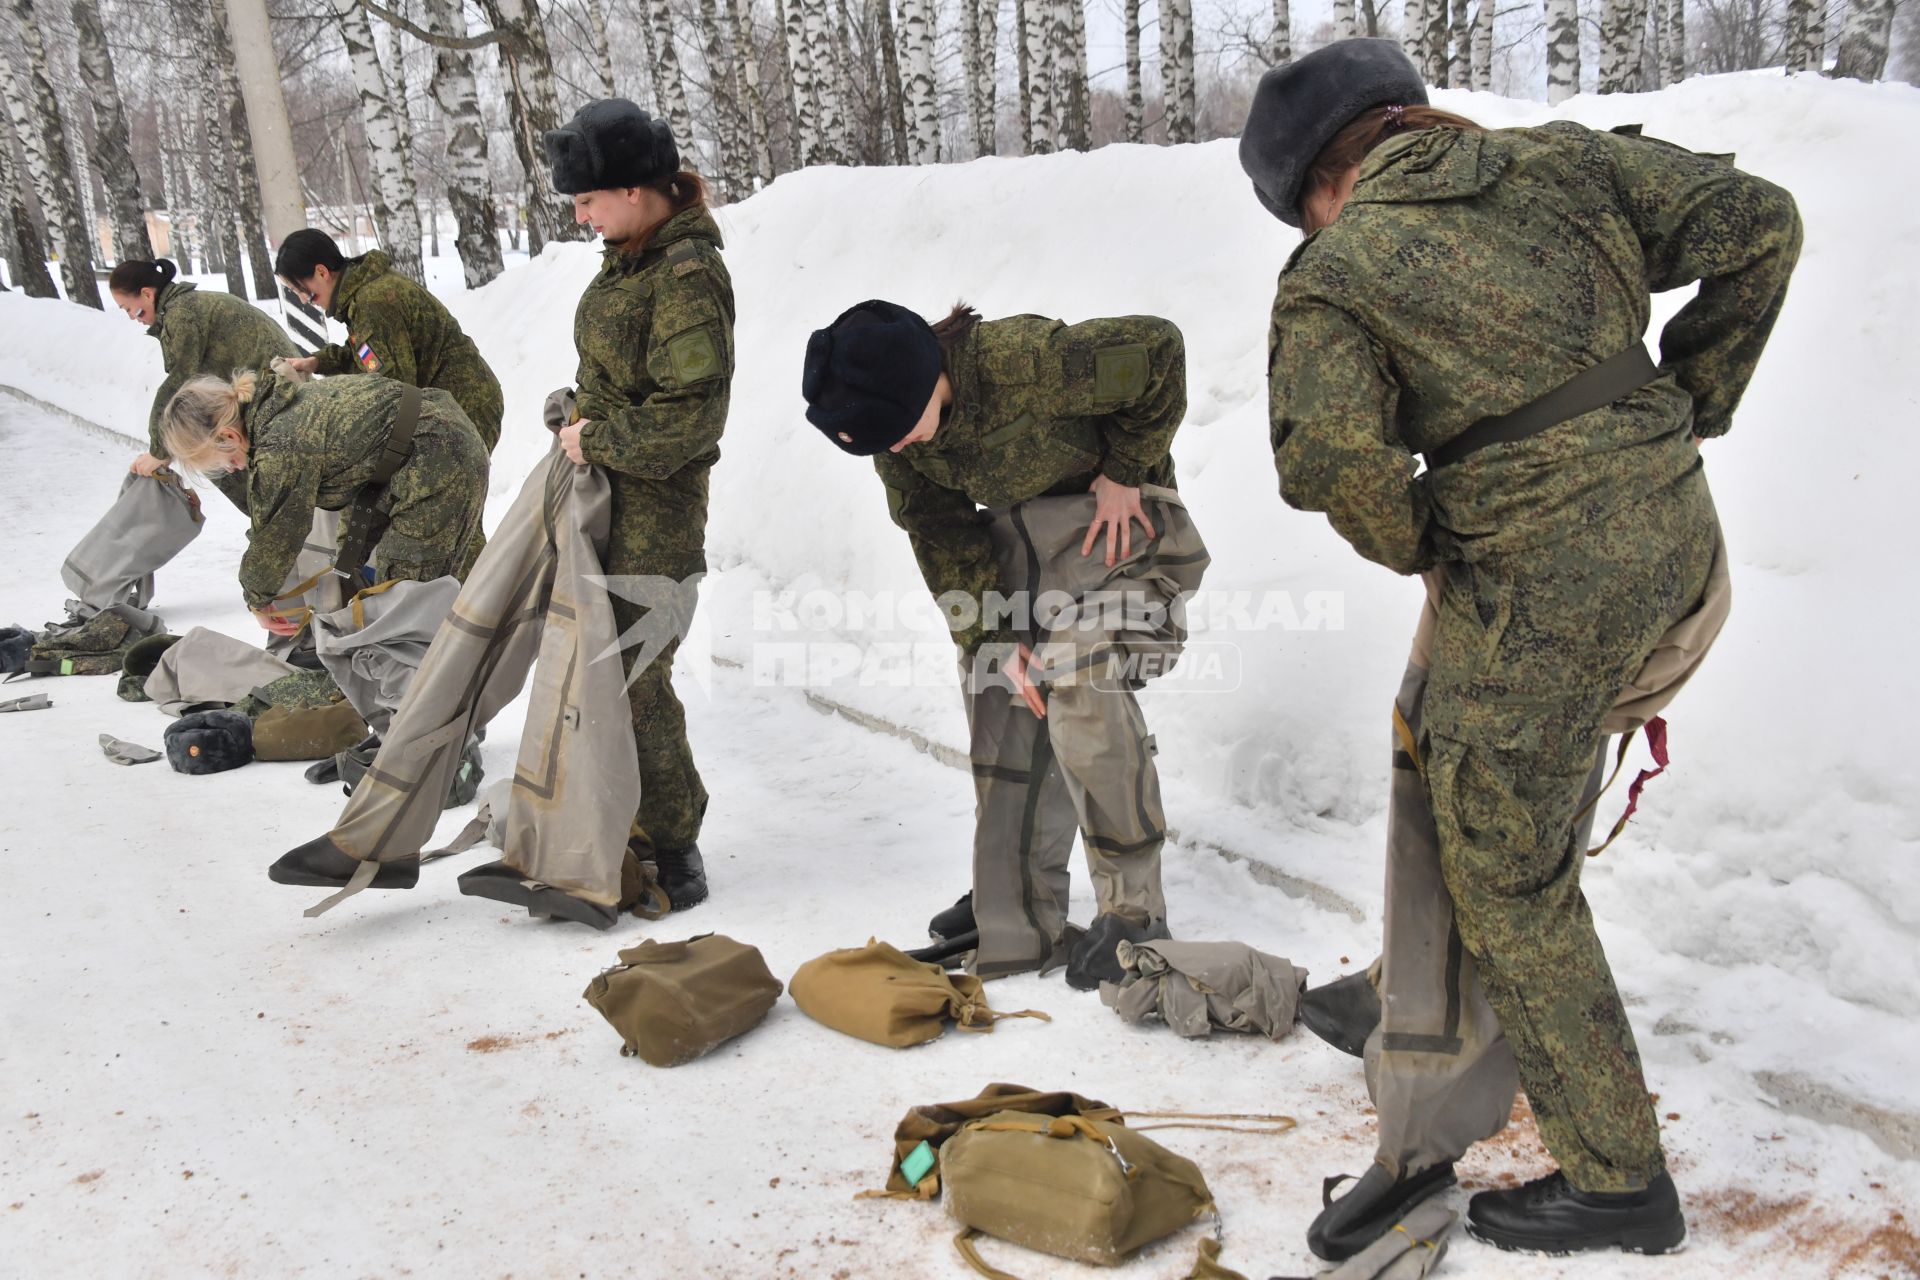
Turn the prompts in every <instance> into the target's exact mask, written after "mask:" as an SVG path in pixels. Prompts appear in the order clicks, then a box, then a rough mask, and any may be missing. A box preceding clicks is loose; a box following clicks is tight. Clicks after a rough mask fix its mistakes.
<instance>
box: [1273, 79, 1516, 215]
mask: <svg viewBox="0 0 1920 1280" xmlns="http://www.w3.org/2000/svg"><path fill="white" fill-rule="evenodd" d="M1419 129H1460V130H1472V131H1474V132H1476V133H1477V132H1479V131H1480V129H1481V126H1480V125H1478V124H1475V123H1474V122H1473V121H1471V120H1469V119H1467V118H1466V117H1465V116H1457V115H1455V114H1453V112H1451V111H1442V110H1440V109H1439V108H1438V107H1427V106H1419V105H1414V106H1404V107H1403V106H1399V105H1391V106H1379V107H1369V108H1367V109H1366V110H1365V111H1362V112H1361V113H1360V114H1359V115H1357V116H1355V117H1354V118H1353V119H1351V120H1349V121H1347V123H1346V124H1345V125H1343V126H1342V127H1341V129H1340V132H1338V133H1336V134H1334V135H1333V137H1332V138H1331V139H1329V140H1328V142H1327V145H1326V146H1324V147H1322V148H1320V154H1319V155H1317V156H1315V157H1314V158H1313V163H1312V164H1310V165H1308V166H1307V174H1306V180H1305V181H1304V182H1302V183H1301V184H1300V221H1301V223H1302V225H1303V226H1305V228H1306V230H1308V231H1309V232H1312V231H1318V230H1319V229H1320V228H1319V227H1317V226H1314V225H1312V219H1311V218H1309V217H1308V216H1307V212H1306V204H1307V197H1308V196H1310V195H1312V194H1313V193H1314V192H1315V191H1318V190H1319V189H1320V188H1322V187H1338V186H1339V185H1340V182H1341V179H1343V178H1345V177H1346V176H1347V172H1348V171H1349V170H1351V169H1355V168H1358V167H1359V164H1360V162H1361V161H1362V160H1365V159H1366V158H1367V155H1368V153H1369V152H1371V151H1372V150H1373V149H1374V148H1375V147H1377V146H1379V145H1380V144H1381V143H1383V142H1385V141H1386V140H1387V139H1388V138H1391V137H1393V136H1394V135H1395V134H1400V133H1413V132H1414V131H1416V130H1419Z"/></svg>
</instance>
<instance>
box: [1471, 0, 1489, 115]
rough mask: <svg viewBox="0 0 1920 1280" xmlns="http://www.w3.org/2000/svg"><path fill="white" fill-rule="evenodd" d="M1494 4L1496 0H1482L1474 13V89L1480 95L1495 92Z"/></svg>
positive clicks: (1472, 50)
mask: <svg viewBox="0 0 1920 1280" xmlns="http://www.w3.org/2000/svg"><path fill="white" fill-rule="evenodd" d="M1493 3H1494V0H1480V4H1479V7H1477V8H1476V9H1474V11H1473V35H1472V37H1471V44H1472V48H1471V60H1472V64H1473V66H1472V75H1473V85H1472V87H1473V88H1474V90H1475V91H1477V92H1479V93H1491V92H1492V91H1493Z"/></svg>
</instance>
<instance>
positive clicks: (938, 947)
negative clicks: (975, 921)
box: [906, 929, 980, 969]
mask: <svg viewBox="0 0 1920 1280" xmlns="http://www.w3.org/2000/svg"><path fill="white" fill-rule="evenodd" d="M979 945H980V931H979V930H978V929H974V930H971V931H970V932H967V933H962V934H957V935H955V936H954V937H951V938H942V939H941V940H940V941H938V942H936V943H934V944H933V945H932V946H930V947H921V948H920V949H919V950H918V951H909V952H907V953H906V955H907V959H909V960H918V961H920V962H921V963H922V964H937V965H939V966H940V967H941V968H942V969H961V968H965V967H966V962H967V952H969V951H972V950H973V949H974V948H976V947H978V946H979Z"/></svg>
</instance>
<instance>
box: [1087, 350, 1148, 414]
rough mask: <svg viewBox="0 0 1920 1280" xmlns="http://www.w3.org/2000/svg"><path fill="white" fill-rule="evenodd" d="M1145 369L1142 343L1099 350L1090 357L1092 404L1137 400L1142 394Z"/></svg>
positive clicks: (1146, 363)
mask: <svg viewBox="0 0 1920 1280" xmlns="http://www.w3.org/2000/svg"><path fill="white" fill-rule="evenodd" d="M1148 368H1149V361H1148V359H1147V344H1146V343H1144V342H1129V343H1126V344H1125V345H1123V346H1117V347H1101V348H1100V349H1099V350H1098V351H1095V352H1094V353H1093V402H1094V403H1095V404H1121V403H1125V402H1126V401H1129V400H1138V399H1139V398H1140V397H1141V396H1142V395H1145V394H1146V390H1147V372H1148Z"/></svg>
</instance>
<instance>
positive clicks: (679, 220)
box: [600, 207, 725, 276]
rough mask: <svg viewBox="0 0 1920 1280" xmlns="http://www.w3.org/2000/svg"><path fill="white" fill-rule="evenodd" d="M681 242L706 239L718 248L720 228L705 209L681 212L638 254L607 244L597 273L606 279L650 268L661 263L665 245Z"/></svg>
mask: <svg viewBox="0 0 1920 1280" xmlns="http://www.w3.org/2000/svg"><path fill="white" fill-rule="evenodd" d="M682 240H705V241H708V242H709V243H711V244H712V245H713V247H714V248H716V249H720V248H724V247H725V243H724V242H723V241H722V240H721V238H720V225H719V224H718V223H716V222H715V221H714V220H713V215H712V214H711V213H708V212H707V210H706V209H705V208H702V207H696V208H692V209H683V210H682V211H681V212H679V213H676V214H674V215H673V216H672V217H671V218H668V219H667V220H666V221H665V222H663V223H661V224H660V229H659V230H658V231H656V232H654V233H653V239H651V240H649V241H648V242H647V247H646V248H644V249H642V250H641V251H640V252H639V253H628V252H627V251H626V250H625V249H616V248H614V247H612V246H611V245H609V246H608V247H607V248H606V249H605V250H604V251H602V253H601V255H600V273H601V274H602V275H607V276H625V275H632V274H634V273H635V272H638V271H641V270H643V269H645V268H647V267H650V266H652V265H653V264H654V263H656V262H658V261H659V260H660V255H661V254H663V253H665V252H666V251H667V248H668V246H670V245H674V244H678V243H679V242H680V241H682Z"/></svg>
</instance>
